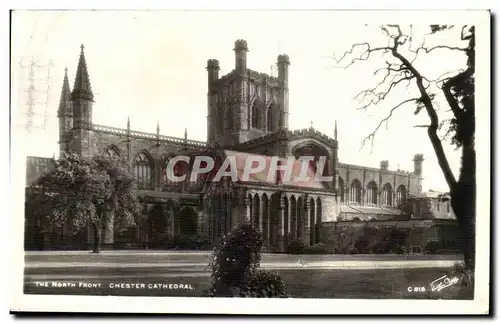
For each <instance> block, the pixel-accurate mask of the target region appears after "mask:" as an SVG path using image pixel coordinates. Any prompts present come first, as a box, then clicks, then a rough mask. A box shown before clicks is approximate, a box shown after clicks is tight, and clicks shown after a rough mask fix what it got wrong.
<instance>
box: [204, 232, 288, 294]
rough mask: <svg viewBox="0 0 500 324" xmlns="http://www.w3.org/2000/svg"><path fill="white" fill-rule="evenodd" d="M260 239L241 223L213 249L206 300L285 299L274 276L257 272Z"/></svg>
mask: <svg viewBox="0 0 500 324" xmlns="http://www.w3.org/2000/svg"><path fill="white" fill-rule="evenodd" d="M261 251H262V236H261V235H260V233H259V232H257V231H256V230H255V229H254V228H253V227H252V226H250V225H249V224H242V225H240V226H238V227H237V228H235V229H233V230H232V231H231V232H230V233H229V234H228V235H226V236H224V237H223V239H222V240H221V242H220V243H219V244H218V245H217V246H216V247H215V248H214V252H213V255H212V260H211V261H210V264H209V265H210V267H211V268H212V276H211V279H212V286H211V287H210V288H209V289H207V290H205V291H203V292H202V295H203V296H205V297H286V296H287V293H286V286H285V283H284V282H283V280H282V279H281V278H280V277H279V276H278V274H276V273H272V272H266V271H259V270H258V269H259V266H260V258H261Z"/></svg>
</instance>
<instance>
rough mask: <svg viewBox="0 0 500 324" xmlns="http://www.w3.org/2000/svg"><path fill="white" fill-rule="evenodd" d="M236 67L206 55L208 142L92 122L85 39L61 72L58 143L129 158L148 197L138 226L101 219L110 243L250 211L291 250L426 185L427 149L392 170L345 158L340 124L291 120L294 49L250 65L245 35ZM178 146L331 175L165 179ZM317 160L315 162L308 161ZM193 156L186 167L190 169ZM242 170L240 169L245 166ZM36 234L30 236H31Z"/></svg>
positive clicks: (67, 239)
mask: <svg viewBox="0 0 500 324" xmlns="http://www.w3.org/2000/svg"><path fill="white" fill-rule="evenodd" d="M234 53H235V65H234V69H233V70H232V71H231V72H229V73H228V74H226V75H219V70H220V67H219V61H218V60H216V59H209V60H208V61H207V67H206V69H207V78H208V94H207V96H208V107H207V110H208V111H207V112H208V114H207V142H201V141H194V140H190V139H188V137H187V132H185V136H184V138H177V137H171V136H165V135H161V134H160V130H159V127H157V129H156V133H146V132H139V131H134V130H133V129H131V127H130V122H128V123H127V127H126V128H114V127H108V126H103V125H97V124H94V122H93V120H92V110H93V103H94V95H93V92H92V88H91V83H90V77H89V71H88V69H87V63H86V60H85V55H84V49H83V46H82V48H81V53H80V58H79V62H78V67H77V72H76V77H75V81H74V85H73V89H71V88H70V84H69V80H68V76H67V72H66V74H65V76H64V81H63V86H62V93H61V99H60V104H59V109H58V114H57V116H58V119H59V145H60V151H61V152H62V151H72V152H76V153H78V154H80V155H82V156H85V157H89V156H92V155H94V154H109V155H118V156H120V157H122V158H125V159H126V160H127V161H128V164H129V167H130V171H131V172H133V174H134V175H135V177H136V179H137V194H138V196H139V198H140V201H141V202H142V203H143V206H144V209H143V215H142V220H141V221H140V222H139V224H138V226H137V228H134V229H131V230H130V231H125V232H122V231H120V232H118V231H116V230H115V227H114V226H113V218H112V217H110V220H109V221H108V222H107V223H106V224H105V225H104V228H103V229H104V230H103V231H102V235H103V243H104V244H108V245H111V246H112V245H116V244H117V242H121V243H123V242H125V243H130V244H132V245H133V244H137V245H138V246H142V245H143V244H144V243H145V242H146V243H147V244H148V245H149V246H152V247H153V246H155V244H156V245H158V244H159V242H161V241H162V240H165V239H169V238H172V237H174V236H175V235H193V234H198V235H201V236H204V237H207V238H209V239H210V240H211V241H212V242H215V241H216V240H217V239H218V238H220V237H221V236H222V235H223V234H225V233H227V232H228V231H229V230H230V229H231V228H233V227H235V226H237V225H238V224H240V223H242V222H244V221H247V222H250V223H251V224H252V225H253V226H255V228H258V229H259V230H260V231H261V232H262V234H263V236H264V239H265V249H266V250H267V251H273V252H284V251H285V250H286V246H287V244H288V242H290V241H291V240H292V239H299V240H301V241H303V243H304V244H305V245H313V244H316V243H319V242H322V241H323V240H324V239H325V236H327V235H328V229H329V228H331V227H332V224H336V223H339V222H342V223H345V222H359V221H361V222H364V221H371V220H391V219H394V218H397V216H398V215H400V214H401V211H400V210H399V209H398V208H397V207H398V206H400V205H401V204H402V203H404V202H405V200H406V199H407V197H408V196H409V195H414V196H415V195H418V194H420V192H421V181H422V178H421V177H422V162H423V156H422V155H421V154H416V155H415V157H414V160H413V161H414V170H413V172H406V171H400V170H397V171H391V170H389V166H388V162H387V161H381V163H380V168H371V167H365V166H359V165H351V164H344V163H341V162H340V161H339V154H338V148H339V145H338V143H339V142H338V139H337V125H336V123H335V126H334V127H335V131H334V134H335V135H334V138H331V137H328V136H326V135H324V134H322V133H320V132H319V131H317V130H315V129H313V128H312V127H311V128H309V129H301V130H290V129H289V127H288V120H289V113H290V112H289V109H288V103H289V99H288V98H289V88H288V72H289V65H290V61H289V57H288V55H285V54H282V55H278V57H277V63H276V66H277V71H278V73H277V76H270V75H267V74H264V73H260V72H257V71H253V70H251V69H249V68H248V67H247V53H248V47H247V42H246V41H245V40H237V41H236V42H235V44H234ZM179 155H189V156H195V155H208V156H211V157H213V158H214V160H215V161H223V160H224V159H225V158H226V157H228V156H234V157H235V159H236V160H237V161H238V163H239V164H241V163H240V161H244V160H245V158H246V157H248V156H250V155H260V156H263V157H264V158H265V159H266V161H269V160H270V158H271V156H279V157H283V158H286V157H288V156H295V157H296V158H297V159H298V158H299V157H301V156H314V157H316V158H317V157H320V156H326V157H327V161H326V164H325V175H326V176H333V181H332V182H331V183H326V182H318V181H314V180H311V181H306V182H300V183H299V182H284V181H281V180H280V178H279V177H277V178H276V180H275V181H272V182H270V181H267V179H266V178H262V177H258V176H254V177H251V178H250V179H249V181H235V182H231V181H224V178H223V181H220V182H210V181H198V182H190V181H189V176H188V177H186V181H184V182H179V183H174V182H170V181H168V179H167V178H168V177H167V175H166V172H167V171H166V166H167V163H168V161H169V160H170V159H171V158H173V157H175V156H179ZM51 161H52V159H50V158H41V157H28V161H27V163H28V164H27V182H28V184H30V183H32V182H33V181H34V180H35V179H36V178H37V177H38V176H39V174H40V173H41V172H43V171H44V170H46V169H47V168H50V165H51ZM311 167H314V166H311ZM189 170H190V169H189V166H187V164H186V168H185V172H186V173H189ZM241 172H242V170H240V169H238V173H239V175H240V173H241ZM27 217H28V219H27V221H26V236H27V237H34V236H37V237H39V238H40V235H41V236H42V237H41V240H42V244H44V245H45V246H46V247H50V246H51V245H53V246H56V245H59V246H67V247H74V248H77V247H83V245H86V244H88V243H89V242H92V240H93V238H92V231H88V232H86V231H83V232H81V233H78V234H74V233H73V231H72V230H71V228H70V227H71V226H70V225H67V226H65V227H64V228H62V229H54V230H53V231H52V233H50V232H43V233H42V231H41V230H40V229H38V228H37V226H36V224H34V223H36V222H34V221H33V220H29V216H27ZM28 241H29V240H28Z"/></svg>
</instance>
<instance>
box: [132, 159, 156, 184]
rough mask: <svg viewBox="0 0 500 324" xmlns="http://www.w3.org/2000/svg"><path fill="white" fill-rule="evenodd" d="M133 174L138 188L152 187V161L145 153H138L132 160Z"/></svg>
mask: <svg viewBox="0 0 500 324" xmlns="http://www.w3.org/2000/svg"><path fill="white" fill-rule="evenodd" d="M134 175H135V178H136V180H137V184H138V187H139V188H151V187H153V161H151V159H150V158H149V156H148V155H146V154H145V153H140V154H138V155H137V156H136V158H135V161H134Z"/></svg>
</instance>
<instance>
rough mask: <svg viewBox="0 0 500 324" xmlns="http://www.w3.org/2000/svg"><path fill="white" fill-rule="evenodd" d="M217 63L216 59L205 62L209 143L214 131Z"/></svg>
mask: <svg viewBox="0 0 500 324" xmlns="http://www.w3.org/2000/svg"><path fill="white" fill-rule="evenodd" d="M219 70H220V66H219V61H218V60H216V59H210V60H208V61H207V72H208V93H207V140H208V142H209V143H211V142H212V141H213V139H214V136H215V133H216V130H215V123H216V120H215V118H216V117H215V116H216V113H215V109H216V106H217V104H216V102H215V95H216V92H217V89H216V88H215V85H214V83H215V81H217V80H219Z"/></svg>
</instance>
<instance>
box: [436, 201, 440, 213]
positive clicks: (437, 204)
mask: <svg viewBox="0 0 500 324" xmlns="http://www.w3.org/2000/svg"><path fill="white" fill-rule="evenodd" d="M439 205H441V204H440V203H439V202H438V203H436V208H437V211H439Z"/></svg>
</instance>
